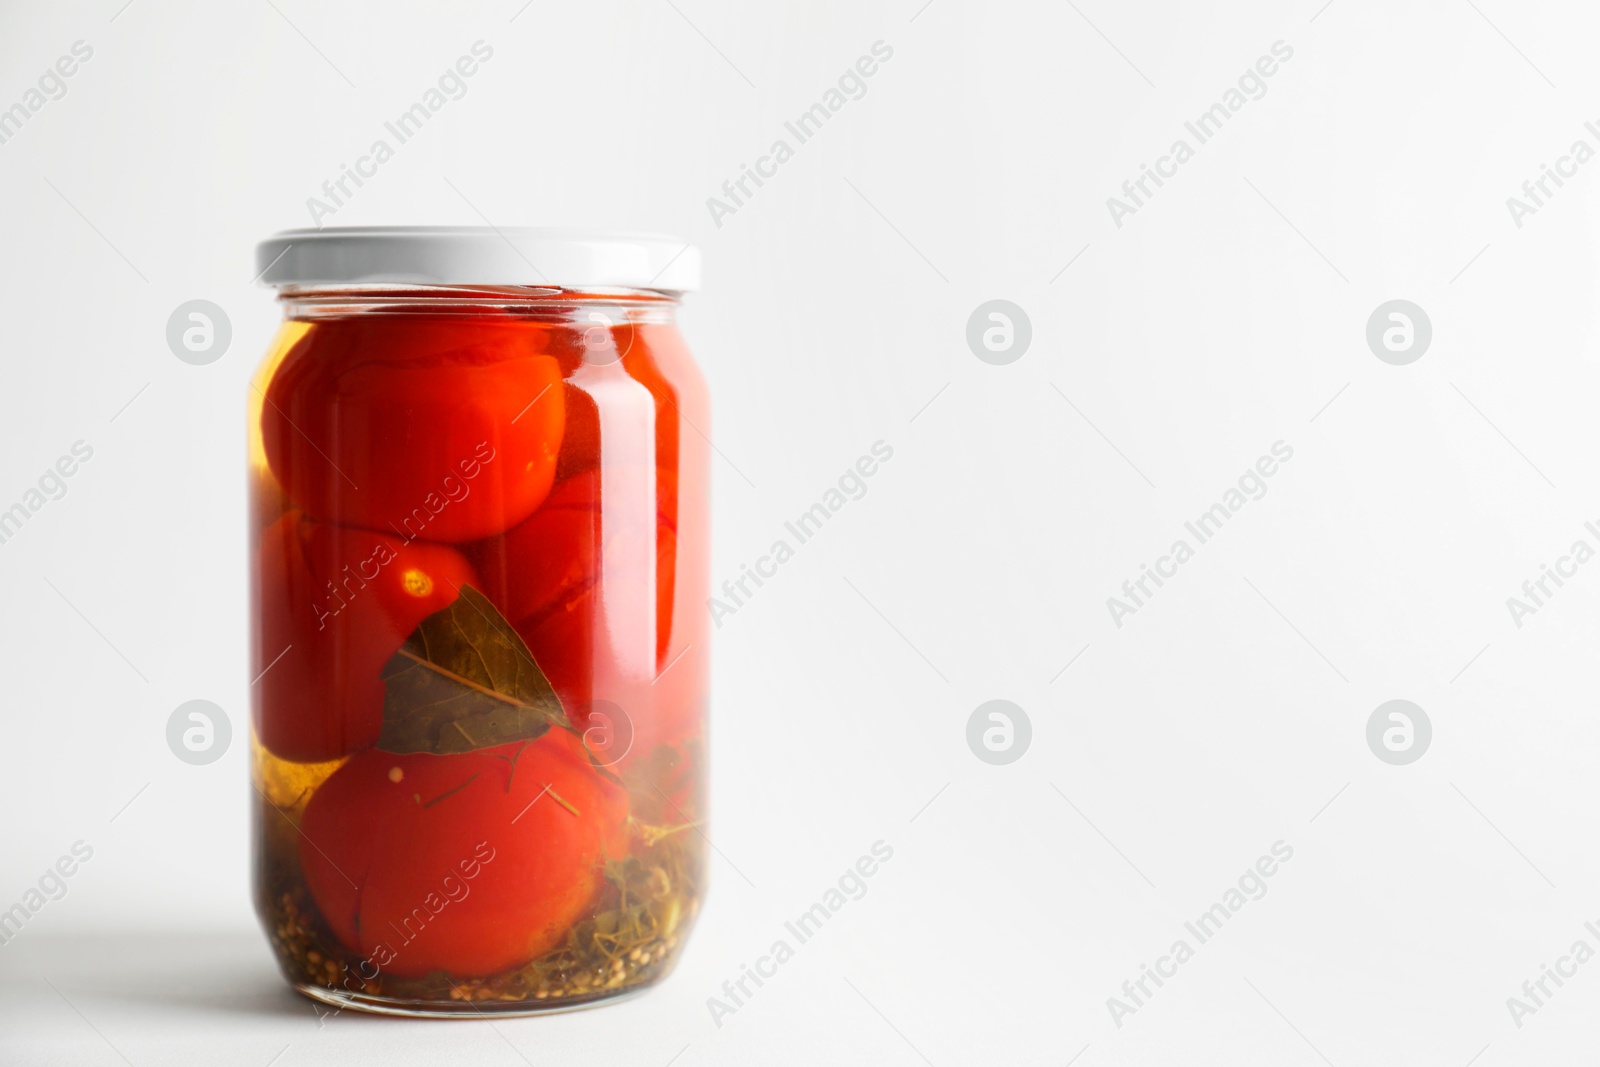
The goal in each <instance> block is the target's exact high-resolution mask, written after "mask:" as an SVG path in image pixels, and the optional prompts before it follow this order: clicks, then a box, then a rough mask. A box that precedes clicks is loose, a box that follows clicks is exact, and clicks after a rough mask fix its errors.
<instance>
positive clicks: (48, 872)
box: [0, 841, 94, 945]
mask: <svg viewBox="0 0 1600 1067" xmlns="http://www.w3.org/2000/svg"><path fill="white" fill-rule="evenodd" d="M93 856H94V846H93V845H91V844H89V843H88V842H86V841H74V842H73V843H72V854H71V855H70V856H68V855H63V856H62V857H61V858H59V859H57V860H56V861H55V863H54V864H52V865H51V866H49V867H46V868H45V870H44V873H43V874H41V875H40V876H39V881H38V884H37V885H36V886H29V887H28V889H27V891H26V892H24V893H23V894H22V899H21V900H19V901H17V903H15V904H13V905H11V907H10V908H8V909H6V910H5V911H0V945H9V944H10V943H11V941H12V939H13V938H15V937H16V936H17V935H18V934H20V933H21V932H22V928H23V927H24V926H26V925H28V923H29V922H31V921H32V920H33V917H34V916H35V915H37V914H39V912H41V911H43V910H44V906H45V905H46V904H49V903H50V902H51V901H55V900H60V899H61V898H62V897H64V896H66V895H67V879H68V878H71V877H72V876H73V875H75V874H77V873H78V868H79V866H81V865H82V864H85V863H88V862H89V860H90V859H91V858H92V857H93Z"/></svg>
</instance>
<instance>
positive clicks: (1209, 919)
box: [1106, 840, 1294, 1030]
mask: <svg viewBox="0 0 1600 1067" xmlns="http://www.w3.org/2000/svg"><path fill="white" fill-rule="evenodd" d="M1293 858H1294V847H1293V846H1291V845H1289V844H1287V843H1285V842H1283V841H1281V840H1280V841H1274V842H1273V843H1272V849H1271V855H1267V856H1261V857H1259V858H1257V860H1256V861H1255V863H1254V864H1252V865H1251V866H1249V867H1247V868H1245V872H1244V873H1243V874H1241V875H1240V876H1239V880H1238V881H1237V882H1236V883H1235V884H1234V885H1231V886H1229V887H1228V888H1227V889H1226V890H1224V891H1223V894H1222V899H1221V900H1219V901H1218V902H1217V903H1215V904H1213V905H1211V907H1209V908H1207V909H1206V910H1205V911H1203V912H1201V913H1200V915H1199V917H1198V918H1196V919H1194V920H1193V921H1191V922H1186V923H1184V924H1183V928H1184V930H1185V931H1186V932H1187V933H1188V934H1189V936H1190V937H1192V938H1194V944H1193V945H1191V944H1189V941H1188V939H1187V938H1182V937H1180V938H1178V939H1177V940H1176V941H1174V942H1173V943H1172V947H1171V948H1169V949H1168V950H1167V952H1166V954H1165V955H1163V956H1158V957H1156V962H1155V966H1154V967H1151V966H1150V965H1149V964H1148V963H1141V964H1139V976H1138V977H1137V978H1130V979H1128V980H1127V981H1125V982H1123V983H1122V996H1120V997H1117V996H1110V997H1107V998H1106V1010H1107V1011H1109V1012H1110V1013H1111V1021H1112V1022H1114V1023H1116V1024H1117V1029H1118V1030H1121V1029H1122V1021H1123V1020H1124V1019H1125V1018H1127V1017H1128V1016H1130V1015H1137V1014H1138V1013H1139V1009H1140V1008H1143V1007H1146V1006H1148V1005H1149V1003H1150V1000H1151V998H1152V997H1154V996H1155V995H1156V993H1157V991H1159V990H1160V989H1161V987H1162V986H1164V985H1166V984H1167V982H1166V980H1167V979H1170V978H1174V977H1176V976H1177V974H1178V968H1179V967H1181V966H1183V965H1184V964H1185V963H1188V962H1189V961H1190V960H1192V959H1194V956H1195V950H1196V949H1197V948H1198V947H1199V946H1201V945H1204V944H1205V943H1206V942H1208V941H1210V940H1211V939H1212V938H1214V937H1216V936H1217V934H1218V933H1220V932H1221V930H1222V926H1223V924H1224V923H1226V922H1227V921H1228V920H1229V919H1231V918H1233V917H1234V916H1235V915H1237V914H1239V912H1241V911H1243V910H1244V906H1245V905H1246V904H1248V903H1249V902H1250V901H1252V900H1260V899H1261V898H1262V897H1264V896H1266V895H1267V879H1269V878H1271V877H1272V876H1273V875H1275V874H1277V873H1278V869H1279V867H1280V865H1282V864H1285V863H1288V862H1289V861H1290V860H1291V859H1293ZM1152 983H1154V986H1155V988H1154V989H1152V988H1151V984H1152Z"/></svg>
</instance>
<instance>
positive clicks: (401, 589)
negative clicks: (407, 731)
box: [254, 511, 478, 763]
mask: <svg viewBox="0 0 1600 1067" xmlns="http://www.w3.org/2000/svg"><path fill="white" fill-rule="evenodd" d="M255 578H256V583H257V584H256V590H255V597H256V605H257V611H258V613H259V618H260V620H261V621H260V635H259V637H258V638H257V642H256V662H255V668H254V669H255V671H256V672H257V674H259V675H260V681H259V682H258V683H257V685H258V687H259V688H260V693H259V694H258V697H257V701H256V717H255V725H256V736H257V737H259V738H260V740H261V743H262V744H263V745H264V746H266V748H267V749H268V750H269V751H270V752H272V753H273V754H274V755H277V756H278V757H280V758H282V759H286V760H291V761H293V762H296V763H320V762H322V761H324V760H331V759H337V758H338V757H340V756H344V755H347V754H349V753H351V752H354V751H356V750H358V749H361V748H366V747H369V746H371V745H373V744H375V743H376V742H377V740H378V735H379V733H380V732H381V730H382V727H383V697H384V688H383V681H382V679H381V678H380V677H379V675H380V674H381V672H382V671H383V666H384V664H385V663H387V662H388V661H389V659H390V657H391V656H393V655H394V653H395V652H396V650H398V649H399V648H400V646H401V645H402V644H404V643H405V640H406V638H407V637H408V636H409V635H410V634H411V632H412V631H413V630H415V629H416V628H417V625H418V624H419V623H421V622H422V620H423V619H425V618H427V617H428V616H429V615H432V614H433V613H434V612H436V611H440V610H442V609H444V608H446V607H448V606H449V605H450V604H451V603H453V602H454V601H455V599H456V597H457V596H458V593H457V590H458V589H459V587H460V586H461V585H462V584H463V583H467V584H472V585H474V586H476V585H477V582H478V578H477V575H476V573H475V572H474V571H473V568H472V565H471V564H470V563H468V562H467V560H466V558H465V557H464V556H462V555H461V553H459V552H457V551H456V550H455V549H453V548H450V547H448V546H446V545H430V544H426V543H424V542H411V543H409V544H408V543H406V542H405V541H402V540H400V539H399V538H396V537H389V536H386V535H384V534H380V533H373V532H371V531H368V530H352V529H346V528H344V527H340V526H329V525H326V524H324V523H318V522H311V521H309V520H308V519H306V518H305V517H304V516H303V515H301V514H300V512H298V511H290V512H288V513H286V514H284V515H283V516H282V517H281V518H279V519H278V521H277V522H275V523H273V524H272V525H271V526H269V527H268V528H267V529H266V530H265V531H263V533H262V535H261V545H260V549H259V558H258V561H257V565H256V571H255ZM280 654H281V655H280ZM262 672H264V673H262Z"/></svg>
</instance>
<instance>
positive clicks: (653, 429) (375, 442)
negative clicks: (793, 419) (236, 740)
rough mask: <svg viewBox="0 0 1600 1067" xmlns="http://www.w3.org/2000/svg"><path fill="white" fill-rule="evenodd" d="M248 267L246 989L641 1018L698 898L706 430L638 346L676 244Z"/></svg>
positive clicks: (386, 250)
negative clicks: (252, 331) (253, 316)
mask: <svg viewBox="0 0 1600 1067" xmlns="http://www.w3.org/2000/svg"><path fill="white" fill-rule="evenodd" d="M258 256H259V263H260V265H261V266H262V268H263V272H262V276H263V280H264V281H265V282H266V283H267V284H270V285H274V286H277V287H278V289H279V299H280V300H281V302H282V304H283V307H284V311H285V321H284V324H283V326H282V328H281V330H280V331H279V333H278V337H277V339H276V341H275V343H274V344H273V347H272V350H271V352H270V353H269V354H268V356H267V358H266V360H265V362H264V363H263V364H262V366H261V368H260V370H259V372H258V373H257V375H256V378H255V380H254V383H253V385H252V390H251V395H250V401H251V403H250V477H251V480H252V487H251V524H250V528H251V531H252V537H253V543H252V546H251V552H252V556H251V560H252V563H251V575H252V592H253V598H254V599H253V605H254V608H253V610H254V619H253V622H254V629H253V633H254V637H253V641H252V651H253V657H254V663H253V668H252V676H253V678H254V681H253V683H252V686H251V689H252V694H253V706H254V714H253V720H252V726H253V730H252V744H251V748H252V753H253V759H252V775H253V778H254V785H255V792H256V797H255V798H254V799H255V809H254V810H255V814H254V820H253V821H254V839H255V898H256V901H255V902H256V909H257V911H258V913H259V915H260V917H261V920H262V922H263V924H264V926H265V928H266V931H267V935H268V938H269V939H270V940H271V942H272V946H273V949H274V951H275V953H276V955H277V958H278V963H279V965H280V967H281V968H282V970H283V972H284V974H285V976H286V977H287V978H288V980H289V982H290V983H291V984H292V985H293V986H294V988H295V989H297V990H299V991H300V992H301V993H304V994H306V995H307V996H310V997H312V998H314V999H316V1000H320V1001H323V1002H326V1003H329V1004H332V1005H336V1006H339V1007H353V1008H361V1009H364V1010H369V1011H377V1012H386V1013H392V1014H402V1015H460V1014H477V1013H498V1014H508V1013H509V1014H520V1013H532V1012H542V1011H555V1010H561V1009H565V1008H574V1007H578V1006H582V1005H587V1004H593V1003H596V1002H599V1001H603V1000H607V999H614V998H617V997H621V996H625V995H627V994H630V993H635V992H639V991H642V990H643V989H644V988H646V987H648V986H649V985H651V984H653V983H655V982H657V981H660V980H661V979H662V978H663V977H664V976H665V975H666V974H667V973H668V972H669V971H670V970H671V969H672V967H673V965H674V963H675V962H676V959H677V954H678V952H679V951H680V950H681V948H682V945H683V942H684V938H685V937H686V935H687V934H688V931H689V928H690V926H691V925H692V923H693V920H694V917H695V914H696V912H697V910H698V908H699V904H700V900H701V895H702V892H703V890H704V885H705V868H706V864H705V846H706V838H705V837H704V835H703V833H702V832H701V828H702V826H703V823H704V818H705V755H706V748H705V717H706V705H707V681H708V668H709V662H708V653H709V634H708V625H707V624H708V616H707V613H706V609H705V607H704V605H705V603H706V601H707V598H708V596H709V588H708V587H709V574H708V566H709V558H708V549H709V531H708V523H709V515H708V507H707V489H708V484H707V482H708V478H709V473H710V472H709V448H710V445H709V441H708V439H707V438H706V436H705V433H706V431H707V430H708V428H709V423H708V421H707V418H708V402H707V397H706V390H705V386H704V383H703V381H702V379H701V377H700V374H699V371H698V370H697V369H696V367H695V365H694V362H693V358H692V357H691V356H690V354H689V351H688V349H687V348H686V347H685V345H684V343H683V340H682V338H681V336H680V335H679V332H678V328H677V326H676V324H675V321H674V315H675V310H676V307H677V302H678V297H679V294H680V293H682V292H683V291H686V290H688V289H691V288H692V287H693V285H694V282H695V275H696V273H697V271H698V258H697V254H696V253H695V250H693V249H691V248H688V247H687V246H684V245H682V244H680V243H679V242H675V241H671V240H668V239H664V238H650V237H637V236H622V235H619V236H606V235H585V234H573V233H564V232H552V231H537V230H532V231H509V232H503V231H498V230H476V229H467V230H457V229H452V230H443V229H405V230H393V229H384V230H372V229H345V230H334V229H326V230H320V231H291V232H288V233H283V234H279V235H278V236H276V237H275V238H273V239H271V240H269V241H267V242H265V243H263V244H262V245H261V246H260V248H259V249H258ZM535 263H537V264H539V266H538V267H535V266H534V264H535ZM546 271H548V272H549V273H548V275H546V274H545V272H546Z"/></svg>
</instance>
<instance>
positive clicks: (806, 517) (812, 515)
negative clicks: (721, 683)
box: [706, 441, 894, 629]
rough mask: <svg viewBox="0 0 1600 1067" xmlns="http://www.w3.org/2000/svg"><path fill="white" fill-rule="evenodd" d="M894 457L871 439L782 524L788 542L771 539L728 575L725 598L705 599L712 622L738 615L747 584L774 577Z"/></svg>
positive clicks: (750, 591) (884, 445)
mask: <svg viewBox="0 0 1600 1067" xmlns="http://www.w3.org/2000/svg"><path fill="white" fill-rule="evenodd" d="M893 458H894V448H893V447H892V446H891V445H889V444H888V443H887V442H884V441H874V442H873V443H872V449H871V451H870V454H867V455H863V456H861V457H860V458H858V459H857V460H856V461H855V463H854V464H853V465H851V466H849V467H846V468H845V471H844V473H843V474H841V475H839V480H838V483H837V485H835V486H830V487H829V489H828V491H827V492H825V493H823V494H822V499H821V500H819V501H817V502H816V503H815V504H812V505H811V506H810V507H809V508H807V509H806V510H805V511H803V512H801V513H800V515H799V516H798V517H797V518H796V519H795V520H794V521H793V522H786V523H784V524H783V528H784V530H785V531H786V532H787V533H788V534H789V535H790V536H791V537H793V538H794V544H793V545H791V544H790V543H789V541H788V539H787V538H783V537H780V538H778V539H777V540H776V541H774V542H772V547H771V548H770V549H768V551H767V554H766V555H764V556H760V557H758V558H757V559H756V563H755V566H754V567H752V566H750V564H748V563H741V564H740V565H739V577H737V578H729V579H726V580H724V581H723V583H722V595H723V597H726V598H727V599H725V600H723V599H718V598H717V597H715V596H712V597H708V598H707V599H706V607H707V608H709V609H710V611H711V621H712V622H715V623H716V624H717V628H718V629H721V628H722V618H723V616H724V615H737V614H738V613H739V609H740V608H742V607H744V606H745V605H746V604H748V603H749V601H750V598H751V597H753V596H754V595H755V590H753V589H751V588H750V586H749V583H750V582H754V583H755V586H756V589H760V588H761V587H762V586H763V585H765V584H766V582H765V581H764V579H768V578H774V577H777V574H778V568H779V567H780V566H782V565H783V564H785V563H788V562H789V561H790V560H791V559H793V558H794V554H795V548H796V547H797V546H799V545H803V544H805V543H806V542H807V541H809V540H811V539H812V538H813V537H815V536H816V535H817V533H818V531H820V530H821V529H822V527H823V524H824V523H826V522H827V521H828V520H829V519H831V518H832V517H833V516H835V515H837V514H838V513H839V512H840V511H842V510H844V506H845V505H846V504H848V503H850V501H852V500H860V499H861V498H862V497H864V496H866V495H867V479H869V478H871V477H872V476H873V475H874V474H877V473H878V468H879V466H880V464H883V463H887V462H889V460H891V459H893Z"/></svg>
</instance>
